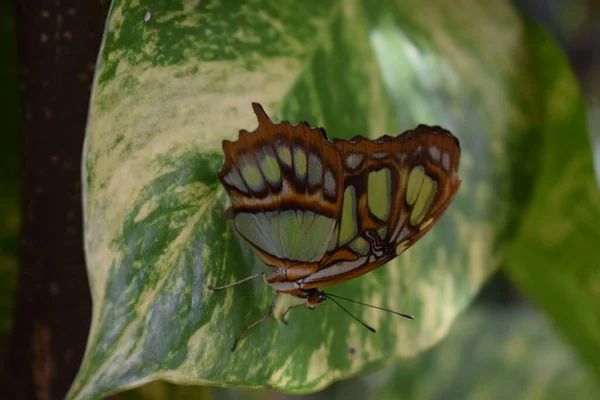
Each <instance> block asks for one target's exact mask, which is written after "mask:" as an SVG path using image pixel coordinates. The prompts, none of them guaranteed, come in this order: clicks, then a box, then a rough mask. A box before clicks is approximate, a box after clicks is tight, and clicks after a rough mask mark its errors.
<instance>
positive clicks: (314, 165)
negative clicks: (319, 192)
mask: <svg viewBox="0 0 600 400" xmlns="http://www.w3.org/2000/svg"><path fill="white" fill-rule="evenodd" d="M322 179H323V165H322V164H321V159H320V158H319V156H317V155H316V154H315V153H312V152H311V153H310V154H309V156H308V184H309V185H310V186H313V187H316V186H319V183H321V180H322Z"/></svg>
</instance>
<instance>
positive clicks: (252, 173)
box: [242, 164, 265, 191]
mask: <svg viewBox="0 0 600 400" xmlns="http://www.w3.org/2000/svg"><path fill="white" fill-rule="evenodd" d="M242 176H243V177H244V180H245V181H246V183H247V184H248V186H250V188H251V189H252V190H254V191H261V190H265V185H264V183H263V178H262V175H261V174H260V169H258V167H257V166H256V165H253V164H246V165H244V166H242Z"/></svg>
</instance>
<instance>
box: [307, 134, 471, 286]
mask: <svg viewBox="0 0 600 400" xmlns="http://www.w3.org/2000/svg"><path fill="white" fill-rule="evenodd" d="M334 145H335V147H336V148H337V149H338V150H339V153H340V157H341V159H342V165H343V168H344V184H343V185H344V189H343V190H344V203H343V207H342V215H341V217H340V221H341V223H340V235H339V237H338V242H337V246H336V247H335V250H334V251H332V252H330V253H329V254H328V255H327V256H326V257H325V258H324V260H323V261H322V263H321V269H320V270H319V271H318V272H316V273H315V274H313V275H312V276H310V277H308V278H306V279H305V280H304V281H303V288H304V289H310V288H314V287H321V286H327V285H332V284H335V283H339V282H343V281H345V280H348V279H351V278H354V277H357V276H360V275H362V274H364V273H366V272H368V271H370V270H372V269H374V268H377V267H379V266H381V265H383V264H385V263H386V262H388V261H390V260H391V259H393V258H395V257H396V256H398V255H399V254H401V253H402V252H404V251H405V250H406V249H408V248H409V247H410V246H411V245H412V244H414V243H415V242H416V241H418V240H419V239H420V238H421V237H422V236H423V235H424V234H425V233H426V232H427V231H428V230H429V229H431V227H432V226H433V225H434V224H435V222H436V221H437V220H438V219H439V218H440V217H441V215H442V214H443V212H444V211H445V210H446V208H447V207H448V205H449V204H450V201H451V200H452V198H453V197H454V195H455V194H456V192H457V190H458V188H459V186H460V181H459V180H458V175H457V171H458V163H459V158H460V147H459V144H458V140H457V139H456V138H455V137H454V136H453V135H452V134H451V133H450V132H448V131H446V130H444V129H442V128H440V127H429V126H425V125H420V126H418V127H417V128H416V129H415V130H412V131H407V132H405V133H403V134H402V135H400V136H398V137H390V136H383V137H381V138H379V139H377V140H374V141H373V140H369V139H366V138H362V137H355V138H353V139H350V140H348V141H346V140H334Z"/></svg>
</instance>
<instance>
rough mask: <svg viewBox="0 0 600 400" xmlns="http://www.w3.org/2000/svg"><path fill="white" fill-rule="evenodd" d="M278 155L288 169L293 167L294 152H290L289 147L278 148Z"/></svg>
mask: <svg viewBox="0 0 600 400" xmlns="http://www.w3.org/2000/svg"><path fill="white" fill-rule="evenodd" d="M277 155H278V156H279V159H280V160H281V162H282V163H283V164H284V165H285V166H286V167H288V168H291V167H292V152H291V151H290V148H289V147H287V146H285V145H279V146H277Z"/></svg>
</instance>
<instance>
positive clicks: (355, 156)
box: [345, 153, 365, 170]
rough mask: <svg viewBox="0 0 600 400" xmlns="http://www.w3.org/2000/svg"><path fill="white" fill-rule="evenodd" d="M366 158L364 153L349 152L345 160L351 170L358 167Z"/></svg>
mask: <svg viewBox="0 0 600 400" xmlns="http://www.w3.org/2000/svg"><path fill="white" fill-rule="evenodd" d="M364 158H365V156H364V154H361V153H350V154H348V156H347V157H346V160H345V162H346V168H348V169H350V170H355V169H357V168H358V167H360V165H361V164H362V162H363V159H364Z"/></svg>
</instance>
